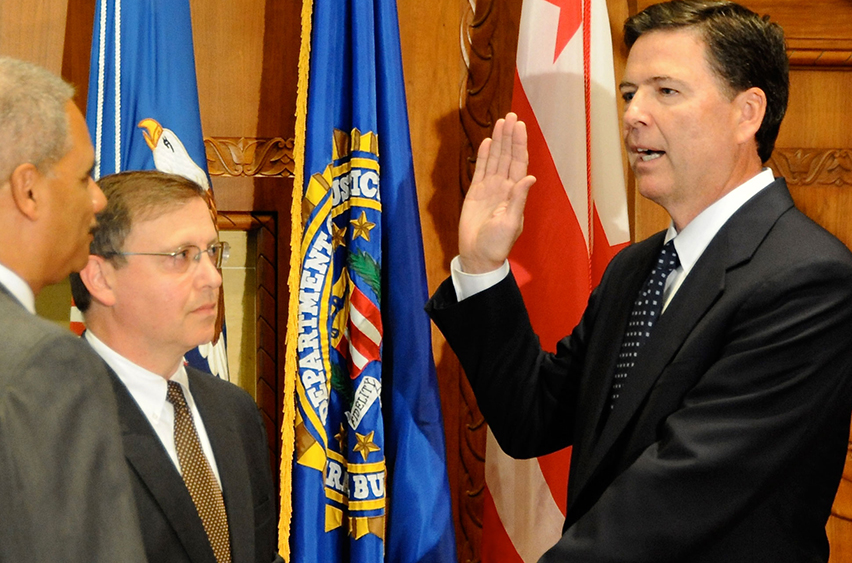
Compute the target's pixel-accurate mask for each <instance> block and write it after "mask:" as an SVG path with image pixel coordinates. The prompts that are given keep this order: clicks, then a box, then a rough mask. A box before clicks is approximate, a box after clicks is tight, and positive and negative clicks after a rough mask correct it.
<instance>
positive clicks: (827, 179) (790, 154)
mask: <svg viewBox="0 0 852 563" xmlns="http://www.w3.org/2000/svg"><path fill="white" fill-rule="evenodd" d="M766 165H767V166H769V167H770V168H772V170H773V172H775V174H776V175H778V176H784V177H785V178H786V179H787V184H789V185H791V186H811V185H835V186H844V185H845V186H852V150H850V149H797V148H791V149H775V151H774V152H773V153H772V157H771V158H770V159H769V161H768V162H767V163H766Z"/></svg>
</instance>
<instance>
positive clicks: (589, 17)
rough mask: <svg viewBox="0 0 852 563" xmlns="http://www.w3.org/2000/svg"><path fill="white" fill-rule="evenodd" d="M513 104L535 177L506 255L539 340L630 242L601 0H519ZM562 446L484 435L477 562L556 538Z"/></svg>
mask: <svg viewBox="0 0 852 563" xmlns="http://www.w3.org/2000/svg"><path fill="white" fill-rule="evenodd" d="M512 109H513V111H515V112H516V113H517V114H518V117H519V119H521V120H523V121H524V122H526V125H527V132H528V136H529V157H530V165H529V173H530V174H532V175H533V176H535V177H536V178H537V182H536V185H535V187H533V189H532V190H531V191H530V193H529V198H528V199H527V204H526V208H525V211H524V232H523V234H522V235H521V237H520V238H519V239H518V241H517V243H516V244H515V246H514V248H513V250H512V254H511V255H510V256H509V260H510V262H511V265H512V272H513V274H514V276H515V278H516V279H517V281H518V284H519V285H520V288H521V293H522V294H523V296H524V302H525V304H526V306H527V310H528V312H529V315H530V320H531V321H532V325H533V328H534V329H535V331H536V333H537V334H538V335H539V337H540V339H541V343H542V346H543V347H544V348H545V349H547V348H550V349H551V351H553V347H555V345H556V342H558V341H559V339H560V338H562V337H563V336H565V335H566V334H568V333H569V332H571V330H572V329H573V328H574V326H575V325H576V324H577V323H578V322H579V320H580V316H581V315H582V312H583V309H584V308H585V306H586V301H587V300H588V296H589V293H590V292H591V290H592V288H593V287H594V286H595V285H597V283H598V282H599V281H600V277H601V275H603V271H604V268H605V267H606V264H607V262H609V260H610V258H611V257H612V256H613V255H614V254H615V253H616V252H617V251H618V250H620V249H621V248H623V247H624V246H625V245H626V244H627V243H628V242H629V239H630V232H629V226H628V218H627V199H626V193H625V187H624V174H623V168H622V160H621V150H620V147H621V141H620V137H619V124H618V116H617V109H616V89H615V79H614V74H613V64H612V39H611V33H610V28H609V19H608V17H607V12H606V2H605V0H524V3H523V7H522V11H521V24H520V36H519V39H518V55H517V72H516V75H515V87H514V93H513V98H512ZM569 463H570V449H568V450H563V451H560V452H556V453H554V454H550V455H548V456H544V457H541V458H538V459H532V460H513V459H510V458H509V457H508V456H506V455H505V454H504V453H503V452H502V450H500V446H499V445H497V442H496V441H495V440H494V438H493V436H492V435H491V434H490V432H489V434H488V441H487V444H486V456H485V482H486V493H485V495H486V496H485V508H484V518H483V533H482V536H483V546H482V560H483V562H484V563H498V562H499V563H513V562H525V563H531V562H534V561H537V560H538V558H539V557H540V556H541V555H542V554H543V553H544V552H545V551H546V550H547V549H549V548H550V547H551V546H553V545H554V544H555V543H556V542H557V540H558V539H559V538H560V536H561V535H562V524H563V523H564V521H565V505H566V498H567V483H568V467H569Z"/></svg>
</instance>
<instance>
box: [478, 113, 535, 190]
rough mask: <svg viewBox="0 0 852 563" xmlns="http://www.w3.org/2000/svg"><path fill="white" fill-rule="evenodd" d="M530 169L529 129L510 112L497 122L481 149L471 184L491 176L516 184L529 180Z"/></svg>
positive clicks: (480, 146)
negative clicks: (525, 177)
mask: <svg viewBox="0 0 852 563" xmlns="http://www.w3.org/2000/svg"><path fill="white" fill-rule="evenodd" d="M528 165H529V156H528V153H527V128H526V125H525V124H524V122H523V121H518V116H517V115H515V114H514V113H511V112H510V113H508V114H507V115H506V117H505V118H503V119H498V120H497V123H496V124H495V125H494V131H493V133H492V137H491V138H490V139H485V140H484V141H482V143H481V144H480V145H479V150H478V151H477V153H476V166H475V168H474V171H473V178H472V179H471V184H476V183H479V182H482V181H484V180H485V179H486V178H488V177H492V176H496V177H499V178H508V179H510V180H512V181H513V182H517V181H518V180H520V179H522V178H523V177H524V176H526V174H527V167H528Z"/></svg>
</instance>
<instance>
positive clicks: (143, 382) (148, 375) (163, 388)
mask: <svg viewBox="0 0 852 563" xmlns="http://www.w3.org/2000/svg"><path fill="white" fill-rule="evenodd" d="M84 336H85V338H86V340H87V341H88V343H89V345H90V346H91V347H92V348H93V349H94V350H95V352H97V353H98V355H99V356H100V357H101V358H103V360H104V361H105V362H106V363H107V364H108V365H109V367H111V368H112V370H113V371H114V372H115V373H116V375H118V378H119V379H120V380H121V382H122V383H124V385H125V387H127V390H128V391H129V392H130V394H131V396H132V397H133V398H134V399H135V400H136V403H137V404H138V405H139V408H140V409H141V410H142V412H143V413H145V415H146V416H147V417H148V419H149V420H151V422H152V423H156V422H158V421H159V419H160V417H161V416H162V414H163V409H164V408H165V407H166V404H167V401H166V394H167V392H168V383H167V381H176V382H177V383H179V384H180V386H181V387H182V388H183V394H184V397H185V398H186V402H187V404H188V405H189V407H190V409H192V408H193V407H194V403H193V401H192V395H191V394H190V393H189V379H188V377H187V374H186V367H184V364H183V362H181V364H180V366H179V367H178V369H177V371H176V372H175V373H173V374H172V376H171V377H170V378H169V379H168V380H166V379H165V378H163V377H162V376H160V375H158V374H156V373H154V372H152V371H148V370H147V369H145V368H143V367H141V366H139V365H137V364H135V363H133V362H131V361H130V360H128V359H127V358H125V357H124V356H122V355H121V354H119V353H118V352H116V351H115V350H113V349H112V348H110V347H109V346H107V345H106V344H104V343H103V341H102V340H100V339H99V338H98V337H97V336H95V334H94V333H93V332H92V331H91V330H87V331H86V332H85V335H84Z"/></svg>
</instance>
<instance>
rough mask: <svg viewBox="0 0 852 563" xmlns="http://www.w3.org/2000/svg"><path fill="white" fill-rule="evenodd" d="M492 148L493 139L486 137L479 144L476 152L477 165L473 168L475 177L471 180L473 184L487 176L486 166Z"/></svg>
mask: <svg viewBox="0 0 852 563" xmlns="http://www.w3.org/2000/svg"><path fill="white" fill-rule="evenodd" d="M490 150H491V139H485V140H484V141H482V142H481V143H480V144H479V150H478V151H477V152H476V167H475V168H474V169H473V178H472V179H471V181H470V183H471V185H473V184H476V183H478V182H481V181H482V179H483V178H485V167H486V165H487V164H486V163H487V161H488V155H489V153H490Z"/></svg>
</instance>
